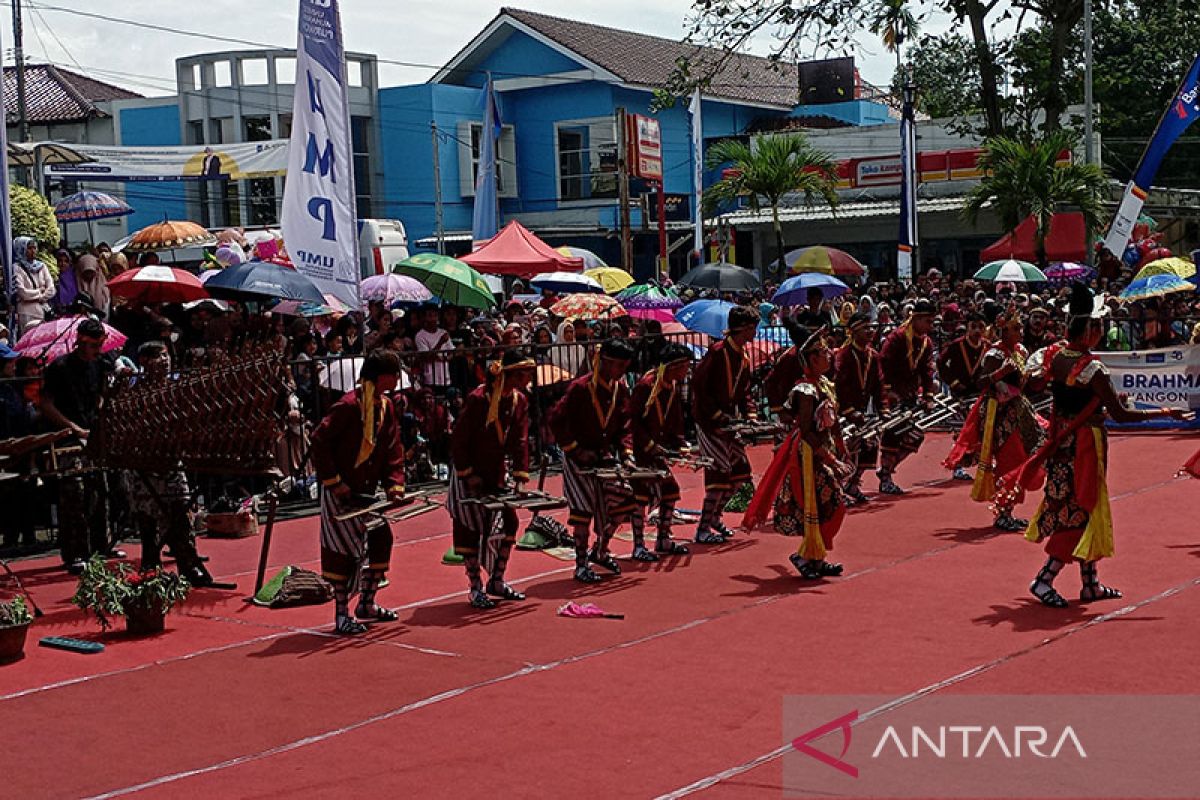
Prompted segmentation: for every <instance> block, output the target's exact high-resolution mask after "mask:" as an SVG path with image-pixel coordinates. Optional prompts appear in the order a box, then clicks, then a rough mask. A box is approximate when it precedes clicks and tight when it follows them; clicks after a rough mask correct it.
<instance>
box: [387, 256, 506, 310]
mask: <svg viewBox="0 0 1200 800" xmlns="http://www.w3.org/2000/svg"><path fill="white" fill-rule="evenodd" d="M392 272H394V273H398V274H400V275H407V276H408V277H410V278H416V279H417V280H418V281H420V282H421V283H422V284H423V285H424V286H425V288H426V289H428V290H429V291H431V292H433V295H434V297H438V298H440V299H441V300H442V301H443V302H445V303H450V304H452V305H456V306H468V307H470V308H481V309H488V308H491V307H492V306H494V305H496V298H495V297H493V296H492V290H491V288H490V287H489V286H488V284H487V281H485V280H484V279H483V276H482V275H480V274H479V273H478V272H476V271H475V270H474V269H472V268H471V267H470V266H469V265H467V264H464V263H463V262H461V261H459V260H458V259H456V258H450V257H449V256H439V255H435V254H434V253H417V254H416V255H415V256H409V257H408V258H406V259H404V260H403V261H401V262H400V263H398V264H396V265H395V266H394V267H392Z"/></svg>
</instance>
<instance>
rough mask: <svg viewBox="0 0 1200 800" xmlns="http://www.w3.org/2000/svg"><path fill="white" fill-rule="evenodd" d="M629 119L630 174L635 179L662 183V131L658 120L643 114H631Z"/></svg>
mask: <svg viewBox="0 0 1200 800" xmlns="http://www.w3.org/2000/svg"><path fill="white" fill-rule="evenodd" d="M626 119H627V121H628V122H627V125H628V130H627V132H626V142H628V146H629V173H630V174H631V175H633V176H634V177H635V178H642V179H643V180H648V181H661V180H662V177H663V164H662V131H661V130H660V128H659V126H658V120H656V119H655V118H654V117H644V116H642V115H641V114H630V115H629V116H628V117H626Z"/></svg>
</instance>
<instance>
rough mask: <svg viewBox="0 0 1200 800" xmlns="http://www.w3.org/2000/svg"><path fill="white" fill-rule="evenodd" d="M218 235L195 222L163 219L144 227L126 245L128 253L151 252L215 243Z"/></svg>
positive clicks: (125, 249)
mask: <svg viewBox="0 0 1200 800" xmlns="http://www.w3.org/2000/svg"><path fill="white" fill-rule="evenodd" d="M216 241H217V237H216V236H214V235H212V234H211V233H209V232H208V231H207V230H205V229H204V228H202V227H200V226H199V225H197V224H196V223H194V222H177V221H174V220H166V219H165V220H163V221H162V222H156V223H155V224H153V225H149V226H147V227H145V228H142V229H141V230H140V231H138V232H137V233H135V234H133V236H132V237H130V239H129V243H128V244H126V245H125V248H124V251H125V252H127V253H149V252H153V251H156V250H174V249H175V248H177V247H196V246H198V245H206V244H215V243H216Z"/></svg>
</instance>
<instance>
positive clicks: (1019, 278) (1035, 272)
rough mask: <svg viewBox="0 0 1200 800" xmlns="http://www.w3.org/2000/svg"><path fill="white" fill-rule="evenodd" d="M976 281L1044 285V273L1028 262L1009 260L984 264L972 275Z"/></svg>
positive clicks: (1045, 278)
mask: <svg viewBox="0 0 1200 800" xmlns="http://www.w3.org/2000/svg"><path fill="white" fill-rule="evenodd" d="M974 277H975V280H977V281H1012V282H1014V283H1045V282H1047V281H1048V280H1049V279H1048V278H1047V277H1046V273H1044V272H1042V271H1041V270H1040V269H1038V268H1037V267H1035V266H1034V265H1033V264H1030V263H1029V262H1028V261H1018V260H1017V259H1015V258H1010V259H1008V260H1006V261H993V262H991V263H990V264H984V265H983V267H981V268H980V270H979V271H978V272H976V273H975V275H974Z"/></svg>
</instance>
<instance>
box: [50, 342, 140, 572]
mask: <svg viewBox="0 0 1200 800" xmlns="http://www.w3.org/2000/svg"><path fill="white" fill-rule="evenodd" d="M105 336H106V334H105V332H104V326H103V325H101V324H100V322H99V321H98V320H95V319H91V318H89V319H85V320H83V321H82V322H80V323H79V326H78V327H77V328H76V329H75V349H74V350H72V351H71V352H70V353H67V354H66V355H65V356H60V357H59V358H56V359H55V360H54V361H52V362H51V363H50V366H48V367H46V371H45V373H44V374H43V376H42V414H43V416H44V417H45V419H46V422H47V423H49V425H50V427H51V428H53V429H57V430H62V429H67V430H70V431H71V432H73V433H74V434H75V435H76V436H77V437H78V438H79V439H80V440H82V441H86V439H87V437H88V434H89V433H90V431H91V428H92V426H93V425H95V424H96V421H97V419H98V418H99V416H100V396H101V393H102V391H103V388H104V382H105V380H106V379H107V376H108V373H109V372H111V371H112V362H111V361H110V360H109V359H107V358H101V355H100V351H101V350H102V349H103V347H104V339H105ZM66 462H67V463H60V465H59V466H60V467H62V468H64V469H67V470H71V469H82V468H84V467H85V466H87V465H86V463H85V459H84V457H82V456H76V457H73V458H69V459H66ZM58 493H59V494H58V541H59V547H60V548H61V550H62V560H63V564H64V565H65V566H66V568H67V571H68V572H70V573H71V574H73V575H78V574H79V573H81V572H82V571H83V564H84V561H85V560H86V559H87V558H88V557H89V556H91V555H92V554H93V553H104V554H105V555H107V556H109V557H111V558H123V557H124V556H125V554H124V553H123V552H121V551H120V550H113V549H112V546H111V544H110V543H109V540H108V508H107V503H106V497H107V491H106V486H105V480H104V473H103V472H102V471H100V470H93V471H88V472H82V473H81V474H76V475H71V476H69V477H65V478H63V479H62V480H61V481H60V482H59V488H58Z"/></svg>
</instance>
